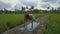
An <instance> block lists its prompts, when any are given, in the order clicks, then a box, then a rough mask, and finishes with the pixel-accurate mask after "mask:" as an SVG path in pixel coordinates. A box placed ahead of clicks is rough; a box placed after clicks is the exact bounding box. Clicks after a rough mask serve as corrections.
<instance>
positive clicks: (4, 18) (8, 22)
mask: <svg viewBox="0 0 60 34" xmlns="http://www.w3.org/2000/svg"><path fill="white" fill-rule="evenodd" d="M33 15H34V16H35V17H36V18H38V17H42V16H44V15H45V14H33ZM23 23H24V14H0V32H3V31H6V30H8V29H11V28H13V27H15V26H18V25H20V24H23Z"/></svg>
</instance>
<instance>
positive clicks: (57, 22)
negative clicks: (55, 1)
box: [44, 14, 60, 34]
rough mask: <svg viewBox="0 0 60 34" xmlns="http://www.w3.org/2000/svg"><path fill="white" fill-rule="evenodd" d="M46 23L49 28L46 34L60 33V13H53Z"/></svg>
mask: <svg viewBox="0 0 60 34" xmlns="http://www.w3.org/2000/svg"><path fill="white" fill-rule="evenodd" d="M46 24H47V29H46V30H45V33H44V34H60V14H51V15H50V17H49V18H48V19H47V21H46Z"/></svg>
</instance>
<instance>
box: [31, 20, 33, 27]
mask: <svg viewBox="0 0 60 34" xmlns="http://www.w3.org/2000/svg"><path fill="white" fill-rule="evenodd" d="M31 23H32V27H31V28H33V20H31Z"/></svg>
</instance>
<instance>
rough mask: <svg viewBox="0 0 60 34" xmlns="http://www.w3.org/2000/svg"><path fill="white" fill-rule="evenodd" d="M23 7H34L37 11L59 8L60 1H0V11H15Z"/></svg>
mask: <svg viewBox="0 0 60 34" xmlns="http://www.w3.org/2000/svg"><path fill="white" fill-rule="evenodd" d="M22 6H24V7H25V6H29V7H30V6H34V7H35V8H37V9H46V8H47V7H53V8H57V7H59V6H60V0H0V9H3V8H6V9H8V10H14V9H21V7H22Z"/></svg>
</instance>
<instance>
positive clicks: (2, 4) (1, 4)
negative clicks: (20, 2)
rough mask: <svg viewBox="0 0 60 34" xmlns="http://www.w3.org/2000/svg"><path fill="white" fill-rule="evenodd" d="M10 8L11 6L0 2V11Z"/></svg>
mask: <svg viewBox="0 0 60 34" xmlns="http://www.w3.org/2000/svg"><path fill="white" fill-rule="evenodd" d="M10 7H11V4H9V3H4V2H0V9H4V8H10Z"/></svg>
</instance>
